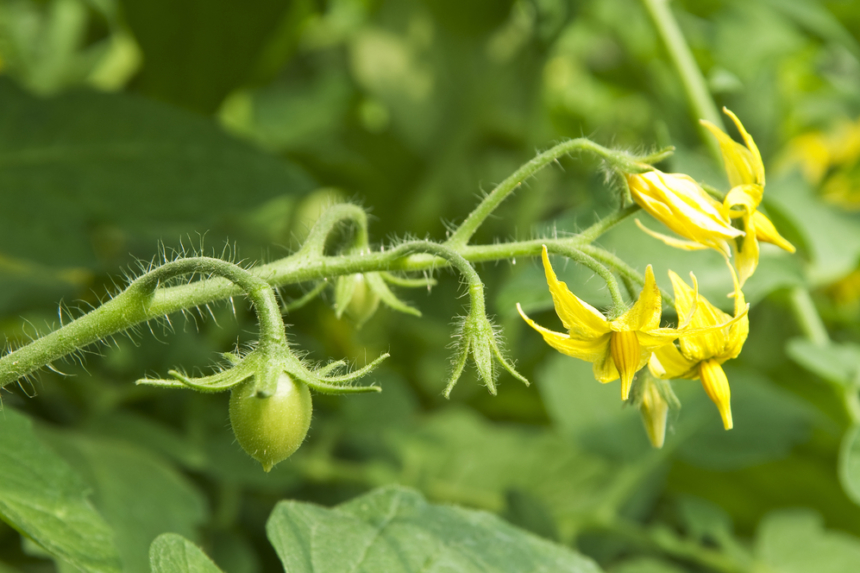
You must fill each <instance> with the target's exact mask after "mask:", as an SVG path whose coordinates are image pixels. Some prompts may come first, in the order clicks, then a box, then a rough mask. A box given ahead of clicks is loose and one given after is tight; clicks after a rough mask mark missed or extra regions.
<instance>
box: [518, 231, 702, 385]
mask: <svg viewBox="0 0 860 573" xmlns="http://www.w3.org/2000/svg"><path fill="white" fill-rule="evenodd" d="M542 257H543V268H544V272H545V273H546V280H547V284H548V285H549V292H550V294H551V295H552V300H553V303H554V304H555V311H556V313H557V314H558V316H559V318H561V322H562V323H563V324H564V327H565V328H566V329H567V330H568V334H562V333H559V332H553V331H551V330H548V329H546V328H543V327H542V326H539V325H537V324H536V323H535V322H534V321H533V320H532V319H530V318H529V317H527V316H526V315H525V313H524V312H523V310H522V308H521V307H520V305H519V304H517V310H518V311H519V313H520V316H522V317H523V319H524V320H525V321H526V322H527V323H528V324H529V326H531V327H532V328H534V329H535V330H537V331H538V332H540V333H541V335H543V338H544V340H545V341H546V342H547V344H549V345H550V346H552V347H553V348H555V349H556V350H558V351H559V352H561V353H562V354H566V355H568V356H572V357H574V358H579V359H580V360H586V361H588V362H591V363H593V364H594V376H595V378H597V380H598V381H600V382H602V383H607V382H612V381H613V380H617V379H618V378H621V398H622V399H623V400H626V399H627V397H628V395H629V393H630V385H631V383H632V382H633V376H634V375H635V374H636V372H638V371H639V370H640V369H641V368H642V367H643V366H645V364H646V363H647V362H648V359H649V358H650V356H651V353H652V352H653V351H654V350H655V349H656V348H659V347H661V346H663V345H666V344H671V342H672V341H673V340H675V339H676V338H678V336H679V335H680V334H682V333H685V332H688V331H689V329H687V325H686V324H685V325H682V327H681V328H678V329H675V328H660V316H661V314H662V302H661V300H660V290H659V289H658V288H657V282H656V281H655V280H654V272H653V271H652V270H651V266H650V265H649V266H648V268H647V269H645V285H644V287H643V288H642V292H641V293H640V295H639V300H637V301H636V304H634V305H633V307H632V308H631V309H630V310H628V311H627V312H625V313H624V314H623V315H621V316H620V317H618V318H616V319H615V320H608V319H607V318H606V317H604V316H603V314H601V313H600V311H598V310H597V309H595V308H594V307H593V306H591V305H590V304H588V303H587V302H585V301H583V300H580V299H579V298H577V296H576V295H574V294H573V293H572V292H570V290H569V289H568V288H567V285H566V284H565V283H563V282H561V281H559V280H558V277H556V274H555V271H553V269H552V265H550V262H549V256H548V254H547V250H546V246H544V248H543V253H542ZM694 284H695V281H694ZM691 332H692V331H691ZM696 332H698V331H696Z"/></svg>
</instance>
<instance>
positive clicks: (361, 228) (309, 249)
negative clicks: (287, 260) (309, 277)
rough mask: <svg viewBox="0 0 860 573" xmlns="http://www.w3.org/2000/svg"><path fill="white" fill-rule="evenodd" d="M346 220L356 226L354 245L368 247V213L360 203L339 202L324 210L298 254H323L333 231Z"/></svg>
mask: <svg viewBox="0 0 860 573" xmlns="http://www.w3.org/2000/svg"><path fill="white" fill-rule="evenodd" d="M346 221H349V222H351V223H353V224H355V226H356V234H355V238H354V241H353V242H354V245H355V246H356V247H358V248H365V247H367V245H368V244H369V241H368V236H367V213H366V212H365V211H364V209H362V208H361V207H359V206H358V205H353V204H352V203H338V204H337V205H332V206H331V207H329V208H328V209H326V210H325V211H323V213H322V214H321V215H320V218H319V219H317V222H316V223H314V226H313V227H311V232H310V233H309V234H308V237H307V239H305V242H304V244H302V248H301V249H300V250H299V252H298V253H297V254H298V255H304V256H308V255H318V256H321V255H323V253H324V252H325V244H326V241H328V238H329V236H330V235H331V233H332V231H334V230H335V229H336V228H337V227H338V225H340V224H341V223H343V222H346Z"/></svg>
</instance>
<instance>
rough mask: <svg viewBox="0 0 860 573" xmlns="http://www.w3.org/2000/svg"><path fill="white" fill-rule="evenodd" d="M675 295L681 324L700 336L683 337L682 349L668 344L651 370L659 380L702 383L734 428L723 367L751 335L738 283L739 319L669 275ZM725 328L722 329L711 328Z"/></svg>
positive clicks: (725, 422) (727, 425)
mask: <svg viewBox="0 0 860 573" xmlns="http://www.w3.org/2000/svg"><path fill="white" fill-rule="evenodd" d="M669 277H670V278H671V279H672V287H673V289H674V291H675V310H677V312H678V320H683V321H685V322H689V323H690V326H691V327H693V328H695V329H697V330H699V329H704V331H702V330H699V332H696V333H693V332H691V333H690V334H683V335H682V336H681V337H680V338H679V339H678V347H676V346H675V345H674V344H667V345H665V346H662V347H660V348H658V349H657V350H655V351H654V354H653V356H652V357H651V360H650V362H649V363H648V366H649V368H650V370H651V373H652V374H654V375H655V376H657V377H659V378H666V379H668V378H687V379H690V380H696V379H701V380H702V386H704V388H705V392H707V394H708V396H709V397H710V398H711V400H713V402H714V403H715V404H716V405H717V409H719V411H720V416H721V417H722V419H723V426H724V427H725V428H726V429H727V430H730V429H731V428H732V408H731V391H730V389H729V382H728V379H727V378H726V374H725V372H724V371H723V368H722V364H723V363H724V362H725V361H726V360H730V359H732V358H735V357H737V355H738V354H740V352H741V349H742V348H743V345H744V342H745V341H746V339H747V334H748V333H749V319H748V317H747V311H748V310H749V305H748V304H746V301H745V300H744V294H743V293H742V292H741V289H740V285H739V283H738V279H737V277H736V276H735V274H734V272H732V277H733V278H734V282H735V294H734V297H735V315H734V317H730V316H729V315H727V314H726V313H724V312H723V311H721V310H720V309H718V308H716V307H714V306H713V305H712V304H711V303H710V302H708V301H707V300H706V299H705V298H704V297H702V296H701V295H699V294H698V292H697V290H696V288H695V282H694V283H693V287H692V288H691V287H689V286H688V285H687V283H685V282H684V281H683V280H682V279H681V278H680V277H679V276H678V275H676V274H675V273H673V272H672V271H669ZM717 325H722V327H721V328H716V329H714V328H711V329H710V330H707V329H708V328H709V327H714V326H717Z"/></svg>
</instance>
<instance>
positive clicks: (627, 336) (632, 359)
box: [609, 330, 641, 400]
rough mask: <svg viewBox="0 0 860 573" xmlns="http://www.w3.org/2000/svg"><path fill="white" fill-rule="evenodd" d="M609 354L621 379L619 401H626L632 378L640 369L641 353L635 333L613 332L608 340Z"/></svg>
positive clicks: (628, 331)
mask: <svg viewBox="0 0 860 573" xmlns="http://www.w3.org/2000/svg"><path fill="white" fill-rule="evenodd" d="M609 354H610V356H612V360H613V361H614V362H615V368H616V369H617V370H618V374H619V375H620V377H621V399H622V400H626V399H627V398H628V396H629V395H630V386H631V384H633V376H634V375H635V374H636V372H637V371H638V370H639V368H640V365H639V361H640V355H641V351H640V345H639V339H638V338H637V337H636V333H635V332H633V331H630V330H623V331H618V332H613V333H612V334H611V335H610V338H609Z"/></svg>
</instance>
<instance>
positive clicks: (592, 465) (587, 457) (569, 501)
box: [389, 408, 648, 539]
mask: <svg viewBox="0 0 860 573" xmlns="http://www.w3.org/2000/svg"><path fill="white" fill-rule="evenodd" d="M389 439H390V440H391V441H392V442H394V443H395V444H396V447H397V450H398V455H399V458H400V465H401V466H402V467H403V468H407V471H406V473H405V475H404V476H403V478H401V479H402V480H405V481H406V482H407V483H408V484H409V485H411V486H414V487H417V488H420V489H421V490H422V491H424V492H425V493H426V494H427V496H428V497H430V498H432V499H437V500H444V501H448V502H454V503H461V504H468V505H472V506H478V507H481V508H483V509H487V510H491V511H495V512H501V511H504V510H508V511H510V510H512V509H513V508H512V507H510V504H509V493H510V491H511V490H519V491H521V492H527V493H528V494H529V495H530V497H531V498H532V499H533V500H535V501H538V502H540V504H542V506H543V507H542V509H541V511H547V512H548V513H549V514H550V515H551V516H552V518H553V519H554V520H555V522H556V524H557V526H558V530H559V535H560V538H561V539H567V538H569V537H570V536H571V535H572V534H573V533H574V532H575V531H576V530H577V528H578V525H579V523H580V521H581V519H582V517H583V516H587V515H590V514H591V513H593V512H594V511H595V510H596V509H597V508H599V507H601V506H602V505H603V504H605V503H606V497H607V495H614V494H613V493H611V492H612V490H613V488H618V486H619V485H621V484H623V483H624V482H625V481H626V480H628V479H630V476H629V475H627V473H626V470H627V468H623V467H621V466H620V465H619V464H616V463H612V462H610V461H608V460H606V459H605V458H603V457H599V456H596V455H594V454H592V453H590V452H586V451H584V450H582V449H580V448H577V447H576V444H574V443H571V442H570V441H569V440H567V439H565V438H563V437H561V436H558V435H556V434H555V433H554V432H552V431H548V430H546V429H543V430H539V429H536V428H524V427H521V426H516V425H508V424H493V423H489V422H486V421H484V420H482V419H481V418H480V417H478V416H477V415H475V414H474V413H472V412H469V411H467V410H461V409H454V408H450V409H448V411H445V412H442V413H440V414H437V415H435V416H433V417H432V418H429V419H428V420H427V422H426V423H424V424H423V425H422V426H421V427H420V428H419V429H417V430H413V431H412V432H409V433H405V432H403V431H398V432H391V436H390V438H389ZM639 489H641V490H646V489H648V488H647V487H646V486H645V485H644V484H643V485H640V488H639ZM620 491H626V490H624V488H623V485H621V488H620ZM617 493H618V491H616V492H615V494H617ZM618 501H619V502H620V501H624V500H618Z"/></svg>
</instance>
